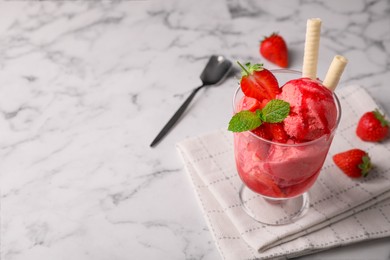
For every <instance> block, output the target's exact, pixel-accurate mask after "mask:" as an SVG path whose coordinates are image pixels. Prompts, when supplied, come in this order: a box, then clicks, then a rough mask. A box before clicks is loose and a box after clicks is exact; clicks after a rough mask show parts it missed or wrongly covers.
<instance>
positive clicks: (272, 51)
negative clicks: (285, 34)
mask: <svg viewBox="0 0 390 260" xmlns="http://www.w3.org/2000/svg"><path fill="white" fill-rule="evenodd" d="M260 54H261V55H263V57H264V58H266V59H267V60H269V61H270V62H273V63H275V64H276V65H278V66H280V67H282V68H287V67H288V49H287V44H286V42H285V41H284V39H283V38H282V37H281V36H280V35H279V34H277V33H273V34H271V36H269V37H265V38H264V40H262V41H261V43H260Z"/></svg>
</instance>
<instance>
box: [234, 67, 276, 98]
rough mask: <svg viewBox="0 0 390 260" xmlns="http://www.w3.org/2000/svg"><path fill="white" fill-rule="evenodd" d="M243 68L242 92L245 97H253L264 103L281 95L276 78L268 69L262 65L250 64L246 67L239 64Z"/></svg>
mask: <svg viewBox="0 0 390 260" xmlns="http://www.w3.org/2000/svg"><path fill="white" fill-rule="evenodd" d="M238 64H239V65H240V66H241V68H242V74H243V76H242V78H241V82H240V85H241V90H242V92H244V94H245V96H247V97H252V98H255V99H257V100H258V101H260V102H262V101H263V100H264V99H266V100H267V101H269V100H271V99H274V98H275V97H276V95H277V94H279V93H280V89H279V84H278V81H277V79H276V78H275V76H274V75H273V74H272V72H270V71H269V70H267V69H264V68H263V65H262V64H254V65H251V64H250V63H247V64H245V67H244V66H243V65H241V63H239V62H238Z"/></svg>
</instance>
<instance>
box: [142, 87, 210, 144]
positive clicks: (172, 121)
mask: <svg viewBox="0 0 390 260" xmlns="http://www.w3.org/2000/svg"><path fill="white" fill-rule="evenodd" d="M204 86H205V85H204V84H203V85H201V86H199V87H197V88H195V89H194V90H193V91H192V93H191V95H189V96H188V98H187V99H186V100H185V101H184V103H183V104H182V105H181V106H180V107H179V109H178V110H177V111H176V113H175V114H173V116H172V117H171V119H169V121H168V123H166V125H165V126H164V127H163V129H161V131H160V133H158V135H157V136H156V138H154V140H153V142H152V143H151V144H150V147H153V146H155V145H156V144H157V143H158V142H159V141H160V140H161V139H162V138H163V137H164V136H165V135H166V134H167V133H168V132H169V130H171V128H172V126H173V125H174V124H175V123H176V122H177V120H179V118H180V117H181V115H182V114H183V113H184V111H185V110H186V108H187V107H188V105H189V104H190V103H191V101H192V99H194V97H195V95H196V93H198V91H199V90H200V89H201V88H203V87H204Z"/></svg>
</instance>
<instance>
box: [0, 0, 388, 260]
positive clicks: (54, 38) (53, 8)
mask: <svg viewBox="0 0 390 260" xmlns="http://www.w3.org/2000/svg"><path fill="white" fill-rule="evenodd" d="M389 10H390V4H389V1H387V0H373V1H367V0H345V1H337V0H332V1H325V0H324V1H315V2H314V1H313V2H310V1H298V0H295V1H294V0H290V1H265V0H263V1H238V0H227V1H225V0H215V1H207V0H199V1H198V0H197V1H189V0H187V1H179V0H177V1H171V0H169V1H112V2H109V1H2V2H0V69H1V73H0V110H1V114H2V117H1V118H0V126H1V127H0V129H1V130H0V133H1V136H2V138H1V141H0V151H1V163H0V167H1V168H0V172H1V182H0V183H1V259H2V260H22V259H23V260H24V259H28V260H33V259H39V260H51V259H56V260H58V259H73V260H78V259H80V260H89V259H93V260H103V259H109V260H114V259H121V260H122V259H170V260H172V259H220V255H219V253H218V251H217V249H216V247H215V245H214V242H213V240H212V237H211V235H210V232H209V230H208V228H207V225H206V222H205V220H204V218H203V216H202V214H201V211H200V207H199V206H198V204H197V201H196V198H195V194H194V192H193V190H192V188H191V184H190V181H189V179H188V176H187V173H186V172H185V170H184V168H183V164H182V162H181V160H180V157H179V156H178V154H177V152H176V150H175V146H174V145H175V143H176V142H178V141H180V140H182V139H184V138H187V137H191V136H195V135H200V134H204V133H207V132H210V131H213V130H215V129H218V128H224V127H226V124H227V122H228V120H229V118H230V116H231V114H230V113H231V112H230V102H231V96H232V93H233V90H234V89H235V87H236V84H237V80H236V79H235V78H229V79H228V80H226V81H225V82H224V84H222V85H221V86H220V87H218V88H209V89H207V90H205V91H201V93H199V94H198V96H197V97H196V98H195V100H194V102H193V104H192V105H191V107H190V109H189V111H188V112H187V113H186V115H185V117H184V118H183V119H182V120H181V121H180V122H179V124H178V125H177V126H176V127H175V128H174V129H173V131H172V132H171V133H170V134H169V135H168V136H167V137H166V138H165V139H164V140H163V141H162V142H161V143H160V144H159V145H158V146H157V147H155V148H154V149H152V148H150V147H149V144H150V142H151V141H152V139H153V138H154V137H155V135H156V134H157V132H158V131H159V130H160V128H161V127H162V126H163V125H164V124H165V122H166V121H167V120H168V118H169V117H170V116H171V115H172V113H173V112H174V111H175V110H176V108H177V107H178V106H179V105H180V104H181V103H182V102H183V100H184V99H185V98H186V96H187V95H188V94H189V93H190V91H191V89H192V88H194V87H196V86H198V85H200V80H199V75H200V72H201V71H202V69H203V66H204V65H205V63H206V61H207V59H208V57H209V56H210V55H211V54H214V53H219V54H223V55H226V56H227V57H228V58H230V59H232V60H242V61H248V60H250V61H257V62H258V61H261V62H263V63H264V64H265V65H266V66H267V67H268V68H271V69H272V68H276V67H275V66H273V65H272V64H269V63H268V62H267V61H264V60H261V57H260V56H259V54H258V42H259V40H260V39H261V38H262V37H263V36H264V35H267V34H270V33H272V32H274V31H278V32H279V33H281V34H282V35H283V36H284V37H285V39H286V41H287V42H288V45H289V47H290V52H291V64H290V68H294V69H300V68H301V66H302V59H301V57H302V53H303V44H304V33H305V26H306V19H307V18H310V17H320V18H321V19H322V20H323V33H322V38H321V49H320V64H319V68H318V71H319V76H321V75H324V74H325V72H326V70H327V68H328V65H329V64H330V61H331V59H332V58H333V56H334V55H335V54H339V53H340V54H343V55H344V56H346V57H348V58H349V61H350V63H349V64H348V67H347V69H346V71H345V73H344V75H343V79H342V82H341V86H340V87H342V85H346V84H352V83H358V84H360V85H362V86H364V87H365V88H366V89H367V90H368V91H369V93H371V94H372V96H373V97H374V98H375V99H376V100H377V102H378V103H379V104H381V105H382V106H383V108H384V109H385V110H386V111H387V112H388V113H390V90H389V83H388V82H389V80H390V66H389V61H390V59H389V55H390V38H389V35H390V11H389ZM389 245H390V239H389V238H387V239H381V240H377V241H369V242H365V243H360V244H356V245H351V246H347V247H343V248H339V249H332V250H329V251H326V252H323V253H319V254H315V255H311V256H308V257H303V258H302V259H389V256H390V246H389Z"/></svg>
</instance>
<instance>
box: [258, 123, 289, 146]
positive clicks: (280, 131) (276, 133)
mask: <svg viewBox="0 0 390 260" xmlns="http://www.w3.org/2000/svg"><path fill="white" fill-rule="evenodd" d="M264 124H265V125H266V127H267V128H268V131H269V132H270V133H271V135H272V141H274V142H278V143H286V142H287V140H288V135H287V133H286V131H285V130H284V126H283V123H264Z"/></svg>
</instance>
